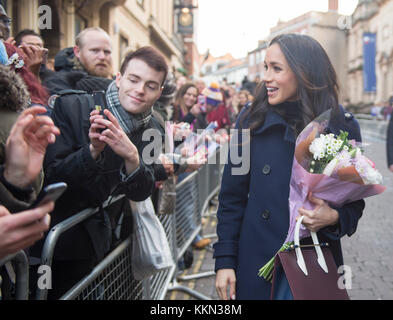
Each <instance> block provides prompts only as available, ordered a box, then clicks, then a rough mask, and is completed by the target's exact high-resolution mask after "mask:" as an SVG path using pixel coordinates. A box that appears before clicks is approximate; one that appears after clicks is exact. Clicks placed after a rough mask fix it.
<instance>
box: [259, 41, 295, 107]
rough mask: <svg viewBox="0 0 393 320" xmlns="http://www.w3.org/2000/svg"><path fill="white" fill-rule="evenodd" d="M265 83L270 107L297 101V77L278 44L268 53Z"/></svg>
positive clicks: (268, 50) (272, 46) (270, 48)
mask: <svg viewBox="0 0 393 320" xmlns="http://www.w3.org/2000/svg"><path fill="white" fill-rule="evenodd" d="M263 81H264V82H265V84H266V89H267V92H268V100H269V104H270V105H278V104H280V103H283V102H285V101H296V100H297V87H298V83H297V79H296V76H295V74H294V72H293V71H292V69H291V68H290V67H289V64H288V62H287V60H286V58H285V56H284V54H283V53H282V51H281V48H280V46H279V45H278V44H277V43H274V44H273V45H271V46H270V47H269V48H268V49H267V51H266V57H265V72H264V75H263Z"/></svg>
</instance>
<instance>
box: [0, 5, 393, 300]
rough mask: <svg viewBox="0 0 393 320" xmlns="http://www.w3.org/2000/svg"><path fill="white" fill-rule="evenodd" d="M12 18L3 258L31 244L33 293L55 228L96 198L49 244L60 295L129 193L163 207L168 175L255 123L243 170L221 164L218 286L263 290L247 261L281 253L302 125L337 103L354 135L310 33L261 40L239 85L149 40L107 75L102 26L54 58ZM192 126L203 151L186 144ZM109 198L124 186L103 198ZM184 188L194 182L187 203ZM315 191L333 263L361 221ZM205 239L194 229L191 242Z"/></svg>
mask: <svg viewBox="0 0 393 320" xmlns="http://www.w3.org/2000/svg"><path fill="white" fill-rule="evenodd" d="M10 23H11V20H10V19H9V18H8V16H7V13H6V12H5V10H4V8H3V7H2V6H1V5H0V93H1V94H0V99H1V102H0V103H1V108H0V113H1V115H2V117H1V120H0V139H1V141H0V197H1V198H0V205H1V206H0V260H1V259H3V258H5V257H7V256H8V255H12V254H14V253H16V252H18V251H19V250H25V252H26V253H27V255H28V258H29V265H30V272H29V275H30V291H31V297H34V293H35V290H36V287H37V278H38V272H37V271H38V268H39V266H40V263H41V261H40V257H41V253H42V249H43V245H44V241H45V236H46V234H47V231H48V230H49V228H50V227H52V226H55V225H56V224H58V223H60V222H62V221H64V220H66V219H68V218H69V217H71V216H73V215H75V214H77V213H78V212H80V211H82V210H84V209H87V208H99V209H98V212H97V213H96V214H95V215H93V216H92V217H90V218H89V219H87V220H85V221H83V222H82V223H80V224H77V225H76V226H75V227H73V228H71V229H70V230H68V231H67V232H65V233H64V234H63V235H62V236H61V238H60V239H59V241H58V243H57V245H56V250H55V254H54V257H53V261H52V269H51V271H52V273H51V274H52V289H51V290H49V295H48V298H49V299H58V298H60V297H61V296H62V295H63V294H64V293H66V292H67V291H68V290H69V289H70V288H72V287H73V286H74V285H75V284H76V283H77V282H79V281H80V280H81V279H82V278H83V277H84V276H86V275H87V274H88V273H89V272H91V271H92V270H93V268H94V266H96V265H97V264H98V263H99V262H100V261H101V260H102V259H103V258H104V257H105V256H106V255H107V254H108V253H109V252H111V250H113V248H114V247H116V245H118V244H119V243H120V242H121V241H122V240H124V239H125V238H127V237H129V236H130V235H131V233H132V214H131V212H130V210H131V209H130V206H129V200H132V201H143V200H146V199H147V198H149V197H151V198H152V200H153V203H154V205H155V209H156V212H160V211H161V209H160V203H159V202H160V201H159V200H161V198H162V197H164V198H165V193H162V192H161V191H162V188H163V185H165V184H168V183H171V184H176V183H180V181H182V180H184V179H185V178H186V177H187V176H188V175H189V174H190V173H191V172H194V171H196V170H198V169H200V168H201V167H202V166H203V165H205V164H206V163H207V161H208V156H209V148H207V147H206V145H208V143H209V141H214V142H215V143H216V144H217V145H219V144H225V143H227V142H228V140H229V135H230V130H231V129H250V130H251V135H252V140H251V142H250V144H251V155H250V157H251V159H250V160H251V169H250V171H249V172H248V173H247V174H244V175H232V174H231V169H232V168H233V167H236V165H237V164H235V163H232V162H231V160H232V159H230V161H229V163H228V164H227V165H226V168H225V170H224V174H223V180H222V188H221V191H220V196H219V202H220V203H219V208H218V213H217V216H218V226H217V234H218V241H217V242H216V244H215V245H214V258H215V259H216V265H215V270H216V273H217V277H216V289H217V292H218V294H219V297H220V298H221V299H226V300H228V299H269V293H270V285H269V284H268V283H267V282H264V281H263V280H262V279H260V278H257V273H256V271H255V270H258V267H259V266H260V264H261V261H265V260H266V259H267V257H271V256H272V255H273V254H274V253H275V252H276V251H277V248H278V247H279V246H280V245H281V243H282V240H283V238H285V234H286V231H287V229H288V225H287V223H288V221H287V220H288V202H287V200H288V193H289V179H290V175H291V171H290V169H291V165H292V161H293V153H294V142H295V140H296V136H297V134H299V132H301V131H302V129H304V127H305V126H306V125H307V123H309V122H310V121H311V120H312V119H313V118H314V117H316V116H318V115H320V114H321V113H323V112H324V111H326V110H328V109H329V108H332V107H333V111H334V112H333V114H334V117H333V118H332V119H331V122H330V123H329V128H330V129H331V132H333V133H337V132H338V131H339V129H341V128H346V130H347V131H348V132H349V135H350V137H353V138H355V139H356V140H357V141H360V140H361V139H360V129H359V125H358V123H357V122H356V120H355V119H354V117H353V116H352V115H351V114H350V113H347V112H346V111H345V110H344V109H343V108H342V106H340V105H339V103H338V85H337V78H336V74H335V71H334V69H333V67H332V65H331V62H330V60H329V58H328V57H327V54H326V53H325V51H324V49H323V48H322V47H321V46H320V45H319V43H318V42H317V41H315V40H314V39H312V38H311V37H307V36H301V35H293V34H292V35H282V36H278V37H277V38H275V39H274V40H273V41H272V42H271V44H270V45H269V48H268V51H267V54H266V59H265V73H264V78H263V79H262V82H260V79H255V80H254V81H253V82H249V81H248V80H247V79H244V81H243V83H242V87H241V89H240V90H239V89H236V87H235V86H234V85H231V84H228V83H227V81H226V80H225V79H224V80H223V81H222V83H215V82H213V83H204V82H203V81H202V80H196V81H195V80H194V81H193V80H191V79H189V78H187V76H185V75H183V74H178V73H177V72H176V70H170V68H169V67H168V64H167V62H166V60H165V57H164V56H163V55H162V54H161V53H160V52H159V51H158V50H157V49H155V48H153V47H150V46H146V47H142V48H139V49H137V50H136V51H132V52H129V53H127V54H126V55H125V57H124V59H123V61H122V62H121V67H120V70H119V72H117V73H115V71H114V70H113V64H112V59H113V57H112V40H111V38H110V37H109V35H108V34H107V33H106V32H105V31H104V30H103V29H101V28H98V27H94V28H87V29H85V30H83V31H82V32H81V33H80V34H79V35H78V36H77V37H76V40H75V45H74V47H71V48H65V49H63V50H61V51H60V52H58V53H57V54H56V55H55V59H54V60H53V61H51V62H49V60H48V59H47V57H48V50H47V49H46V48H45V43H44V41H43V39H42V38H41V37H40V35H39V34H37V33H35V32H34V31H32V30H23V31H21V32H20V33H19V34H17V35H15V37H14V38H13V37H10V28H9V27H10ZM305 48H308V49H307V50H305ZM51 56H52V55H51ZM392 128H393V124H391V125H390V127H389V130H390V132H391V131H392ZM150 129H154V130H155V132H157V133H158V135H159V140H160V143H161V144H160V148H159V150H158V152H157V150H156V148H152V149H149V150H151V152H148V153H146V152H145V150H146V149H147V148H146V147H147V146H149V145H150V144H152V143H156V142H157V141H154V139H155V136H154V135H152V136H150V137H149V139H146V136H145V135H144V133H145V132H146V131H147V130H150ZM207 132H208V134H207ZM392 136H393V135H392ZM194 137H195V138H196V140H197V141H199V142H200V141H202V148H200V147H201V145H195V144H194V143H192V142H193V141H195V140H193V138H194ZM168 140H169V141H170V143H169V148H168V146H167V143H166V141H168ZM190 141H191V143H190ZM240 141H241V140H240ZM239 145H241V143H240V144H239ZM266 150H269V152H266ZM272 150H274V152H270V151H272ZM391 158H393V157H391ZM390 164H391V163H390ZM391 170H393V169H392V167H391ZM58 182H64V183H66V184H67V189H66V191H65V192H64V194H63V195H62V196H61V197H60V198H59V199H58V200H57V201H56V203H54V202H53V201H49V202H45V203H39V204H38V205H36V206H32V203H33V202H34V200H35V199H36V198H37V196H38V194H40V192H41V190H42V189H43V188H44V187H46V186H49V185H52V184H55V183H58ZM187 192H188V191H187ZM116 195H124V196H125V197H124V198H123V199H122V200H121V201H116V202H114V203H110V204H109V205H108V206H104V203H105V201H106V200H107V199H109V198H110V197H111V196H116ZM159 195H160V196H159ZM192 197H193V195H192V194H191V191H190V194H189V197H188V198H189V200H190V201H191V202H192ZM309 200H310V202H312V203H314V204H315V205H316V208H315V209H313V210H305V209H301V210H299V214H300V215H302V216H304V217H305V218H304V225H305V226H306V227H307V228H308V229H310V230H315V231H319V235H320V237H321V239H322V240H323V241H325V240H326V241H329V242H330V243H332V251H333V254H334V258H335V261H336V263H337V265H340V264H342V260H343V257H342V252H341V245H340V238H341V237H343V236H344V235H346V234H348V235H351V234H353V233H354V232H355V231H356V227H357V223H358V220H359V219H360V217H361V215H362V212H363V210H364V206H365V204H364V201H363V200H359V201H357V202H353V203H349V204H346V205H345V206H343V207H342V208H334V207H330V206H329V204H327V203H326V202H325V201H323V200H321V199H317V198H315V197H313V195H312V194H310V195H309ZM172 207H173V206H172ZM189 209H190V208H189V207H188V208H186V209H185V210H186V211H187V212H190V215H191V212H192V210H189ZM262 210H265V211H264V212H263V214H262V218H263V219H262V220H261V217H260V216H261V214H260V212H261V211H262ZM164 211H165V210H164ZM317 211H318V214H316V212H317ZM272 212H273V213H272ZM191 218H192V217H190V219H191ZM119 226H120V232H117V231H118V230H119ZM115 230H116V232H115ZM210 243H211V240H210V239H207V238H203V237H202V236H201V235H198V236H197V237H196V238H195V239H194V240H193V242H192V247H193V248H195V249H202V248H205V247H206V246H208V245H210ZM258 243H259V244H261V243H263V244H264V245H263V246H262V245H261V246H260V245H255V244H258ZM8 273H9V270H8V269H7V268H2V267H0V277H1V278H2V282H1V285H2V286H4V285H7V283H8V284H9V283H10V281H11V280H10V279H11V278H12V277H10V275H9V274H8ZM7 279H9V280H8V281H7ZM228 292H229V295H228ZM8 293H9V292H8ZM2 294H3V295H4V292H2ZM9 294H10V293H9ZM287 294H288V295H287V296H285V297H284V298H288V299H290V298H291V297H290V295H289V293H288V292H287ZM6 298H7V297H6ZM9 298H11V294H10V297H9Z"/></svg>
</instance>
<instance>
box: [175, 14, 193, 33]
mask: <svg viewBox="0 0 393 320" xmlns="http://www.w3.org/2000/svg"><path fill="white" fill-rule="evenodd" d="M177 30H178V32H179V33H183V34H192V33H194V16H193V14H192V12H191V11H188V10H185V12H184V11H181V12H179V14H178V16H177Z"/></svg>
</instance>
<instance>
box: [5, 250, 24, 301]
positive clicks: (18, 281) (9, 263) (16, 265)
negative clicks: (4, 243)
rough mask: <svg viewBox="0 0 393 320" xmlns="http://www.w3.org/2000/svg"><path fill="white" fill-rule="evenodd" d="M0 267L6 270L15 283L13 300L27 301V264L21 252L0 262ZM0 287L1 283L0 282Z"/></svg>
mask: <svg viewBox="0 0 393 320" xmlns="http://www.w3.org/2000/svg"><path fill="white" fill-rule="evenodd" d="M0 267H4V268H6V269H7V272H8V274H9V275H10V277H11V278H13V279H12V282H14V283H15V299H16V300H28V298H29V262H28V259H27V256H26V254H25V252H24V251H23V250H21V251H19V252H17V253H16V254H13V255H9V256H7V257H5V258H3V259H1V260H0ZM0 287H1V281H0Z"/></svg>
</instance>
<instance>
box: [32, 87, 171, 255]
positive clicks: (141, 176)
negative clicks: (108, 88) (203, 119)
mask: <svg viewBox="0 0 393 320" xmlns="http://www.w3.org/2000/svg"><path fill="white" fill-rule="evenodd" d="M93 108H94V99H93V97H92V95H90V94H69V95H64V96H61V97H59V98H57V99H56V103H55V107H54V110H53V113H52V119H53V121H54V123H55V125H56V126H57V127H59V129H60V131H61V135H60V136H59V137H57V139H56V142H55V144H53V145H50V146H49V147H48V149H47V153H46V157H45V162H44V170H45V185H48V184H51V183H55V182H61V181H64V182H66V183H67V184H68V190H67V191H66V192H65V194H64V195H63V196H62V197H61V198H60V199H59V200H57V202H56V207H55V210H54V212H52V214H51V216H52V221H51V225H52V226H54V225H56V224H57V223H59V222H61V221H63V220H65V219H66V218H68V217H70V216H72V215H74V214H76V213H77V212H79V211H81V210H83V209H86V208H89V207H93V208H94V207H98V206H100V205H101V204H102V203H103V202H104V201H105V200H107V198H108V197H109V196H110V195H117V194H125V196H126V198H128V199H130V200H134V201H142V200H145V199H147V198H148V197H149V196H150V195H151V193H152V189H153V186H154V182H155V178H157V179H161V180H164V179H166V175H165V170H163V167H162V166H160V170H157V168H154V167H152V166H147V165H145V164H144V162H143V160H142V157H141V156H140V167H139V169H138V170H137V172H136V173H132V174H131V175H130V176H128V177H127V176H126V173H125V169H124V160H123V159H122V158H121V157H119V156H118V155H117V154H115V153H114V152H113V151H112V149H111V148H110V147H109V146H107V147H106V148H105V149H104V151H103V153H101V156H100V158H99V159H98V160H97V161H95V160H93V158H92V157H91V154H90V151H89V144H90V139H89V127H90V122H89V118H90V112H91V111H92V110H93ZM149 127H152V128H154V127H155V123H154V122H153V120H151V121H150V124H149ZM145 129H146V128H144V129H141V130H139V131H137V132H135V133H133V134H132V135H130V136H129V138H130V140H131V141H132V142H133V143H134V145H135V146H136V147H137V149H138V151H139V154H140V155H141V154H142V150H143V148H144V146H145V145H147V143H148V142H143V141H142V134H143V132H144V130H145ZM155 169H156V172H154V170H155ZM160 174H161V176H160ZM110 243H111V228H110V221H109V216H108V214H107V212H106V211H105V210H100V212H99V213H97V214H95V215H94V216H93V217H92V218H90V219H88V220H87V221H86V222H84V223H82V224H81V225H77V226H76V227H74V228H73V229H71V230H70V231H67V232H66V233H65V234H64V235H63V236H61V238H60V240H59V243H58V245H57V246H56V250H55V259H57V260H78V259H92V258H93V259H94V258H98V259H101V258H102V257H103V256H104V255H105V254H106V253H107V252H108V251H109V250H110ZM41 245H42V243H40V244H39V245H36V246H35V253H36V254H38V255H40V254H41V248H42V247H41Z"/></svg>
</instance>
